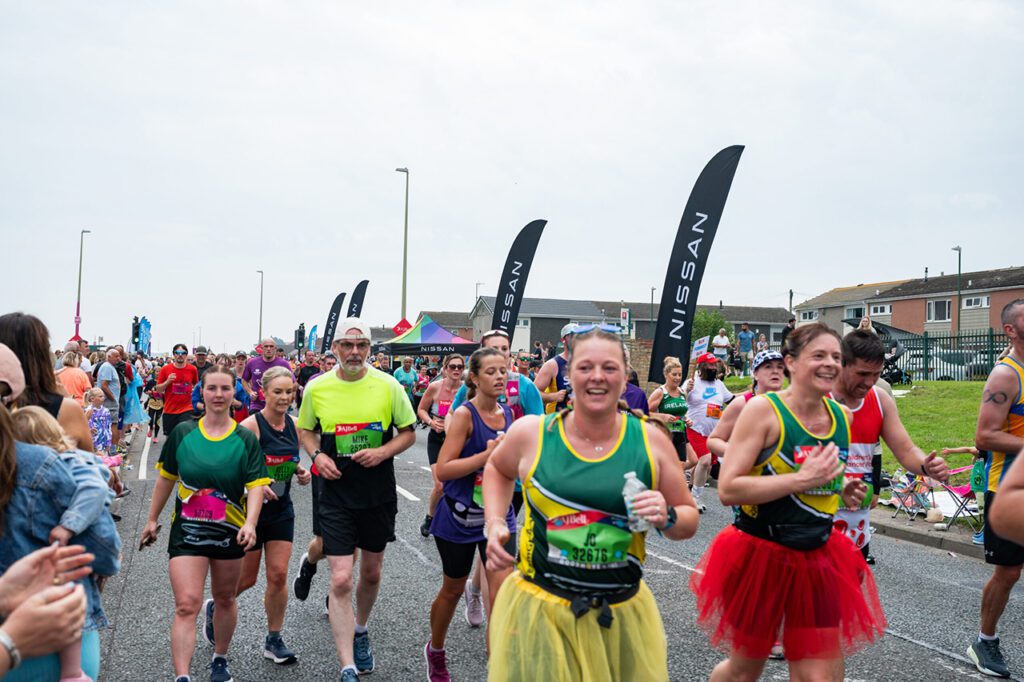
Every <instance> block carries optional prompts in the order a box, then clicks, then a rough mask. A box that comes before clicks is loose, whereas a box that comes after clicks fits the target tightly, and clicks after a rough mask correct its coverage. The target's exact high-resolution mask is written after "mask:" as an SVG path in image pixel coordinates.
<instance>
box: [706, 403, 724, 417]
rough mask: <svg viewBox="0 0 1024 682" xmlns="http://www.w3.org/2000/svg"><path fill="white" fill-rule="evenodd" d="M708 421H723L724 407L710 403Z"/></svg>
mask: <svg viewBox="0 0 1024 682" xmlns="http://www.w3.org/2000/svg"><path fill="white" fill-rule="evenodd" d="M705 414H706V415H707V417H708V419H721V418H722V406H721V405H718V404H716V403H708V409H707V412H705Z"/></svg>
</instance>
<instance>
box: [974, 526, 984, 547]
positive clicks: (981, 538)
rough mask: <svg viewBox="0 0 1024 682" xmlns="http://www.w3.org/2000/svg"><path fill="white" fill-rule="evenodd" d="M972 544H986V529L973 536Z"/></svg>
mask: <svg viewBox="0 0 1024 682" xmlns="http://www.w3.org/2000/svg"><path fill="white" fill-rule="evenodd" d="M971 542H973V543H974V544H976V545H984V544H985V529H984V528H982V529H981V530H979V531H978V532H977V533H975V534H974V535H972V536H971Z"/></svg>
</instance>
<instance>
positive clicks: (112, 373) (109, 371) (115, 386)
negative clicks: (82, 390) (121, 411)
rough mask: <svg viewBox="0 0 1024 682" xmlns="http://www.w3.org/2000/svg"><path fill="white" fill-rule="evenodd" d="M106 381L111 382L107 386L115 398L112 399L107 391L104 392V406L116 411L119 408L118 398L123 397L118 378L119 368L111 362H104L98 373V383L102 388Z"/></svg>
mask: <svg viewBox="0 0 1024 682" xmlns="http://www.w3.org/2000/svg"><path fill="white" fill-rule="evenodd" d="M104 381H109V382H110V384H109V385H108V386H107V388H108V389H109V390H110V393H111V395H113V396H114V399H113V400H111V399H110V397H109V396H107V394H106V393H104V394H103V407H105V408H107V409H108V410H113V411H114V413H116V412H117V410H118V400H119V399H120V397H121V381H120V379H118V378H117V369H115V368H114V366H113V365H112V364H110V363H109V362H104V363H103V364H102V365H100V371H99V374H97V375H96V385H97V386H98V387H100V388H102V387H103V383H102V382H104Z"/></svg>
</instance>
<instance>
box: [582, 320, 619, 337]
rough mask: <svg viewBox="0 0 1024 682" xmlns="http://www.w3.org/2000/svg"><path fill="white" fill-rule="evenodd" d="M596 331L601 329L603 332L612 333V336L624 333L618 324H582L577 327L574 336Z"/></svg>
mask: <svg viewBox="0 0 1024 682" xmlns="http://www.w3.org/2000/svg"><path fill="white" fill-rule="evenodd" d="M595 329H600V330H601V331H603V332H610V333H612V334H619V333H621V332H622V327H620V326H618V325H616V324H603V323H602V324H581V325H577V326H576V329H574V330H573V332H572V333H573V334H575V335H577V336H578V335H580V334H586V333H587V332H592V331H594V330H595Z"/></svg>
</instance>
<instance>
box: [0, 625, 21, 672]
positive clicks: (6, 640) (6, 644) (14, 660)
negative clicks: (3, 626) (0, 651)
mask: <svg viewBox="0 0 1024 682" xmlns="http://www.w3.org/2000/svg"><path fill="white" fill-rule="evenodd" d="M0 646H2V647H3V648H5V649H7V655H8V656H10V657H11V670H14V669H15V668H17V667H18V666H19V665H21V652H19V651H18V647H16V646H14V640H13V639H11V636H10V635H8V634H7V633H6V632H4V631H3V630H0Z"/></svg>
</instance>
